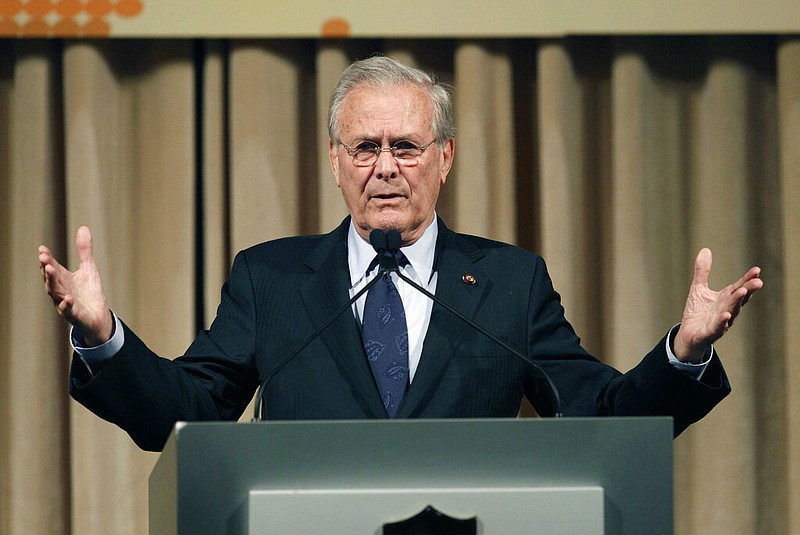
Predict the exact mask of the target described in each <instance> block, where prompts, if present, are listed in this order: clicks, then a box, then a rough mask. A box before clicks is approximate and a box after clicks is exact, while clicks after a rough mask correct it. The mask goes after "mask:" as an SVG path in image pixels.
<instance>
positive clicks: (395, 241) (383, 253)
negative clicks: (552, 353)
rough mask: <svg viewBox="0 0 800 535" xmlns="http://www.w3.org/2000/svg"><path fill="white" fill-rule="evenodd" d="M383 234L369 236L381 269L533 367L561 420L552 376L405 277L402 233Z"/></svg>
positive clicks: (374, 232) (559, 406) (380, 232)
mask: <svg viewBox="0 0 800 535" xmlns="http://www.w3.org/2000/svg"><path fill="white" fill-rule="evenodd" d="M381 234H384V232H383V231H382V230H380V229H375V230H373V231H372V233H370V235H369V241H370V243H371V244H372V246H373V247H374V248H375V250H376V251H377V252H378V258H379V263H380V265H381V269H383V266H384V265H385V266H387V271H394V272H395V273H397V276H398V277H400V278H401V279H403V280H404V281H405V282H407V283H408V284H409V286H411V287H412V288H414V289H415V290H417V291H418V292H421V293H422V294H424V295H425V296H426V297H427V298H428V299H431V300H432V301H433V302H434V303H436V304H438V305H440V306H441V307H442V308H444V309H445V310H447V311H448V312H450V313H451V314H453V315H454V316H456V317H457V318H458V319H460V320H461V321H463V322H465V323H466V324H467V325H469V326H470V327H472V328H473V329H475V330H477V331H478V332H480V333H481V334H483V335H484V336H486V337H487V338H488V339H489V340H491V341H492V342H494V343H496V344H497V345H499V346H500V347H502V348H503V349H505V350H506V351H508V352H509V353H511V354H512V355H514V356H515V357H517V358H518V359H520V360H522V361H523V362H524V363H525V364H528V365H529V366H532V367H533V369H535V370H536V371H537V372H538V373H539V375H540V376H541V377H542V378H543V379H544V380H545V383H546V384H547V387H548V393H549V397H550V403H551V405H552V408H553V416H554V417H556V418H560V417H561V416H562V414H561V397H560V396H559V395H558V388H556V385H555V383H553V380H552V379H550V376H549V375H548V374H547V372H545V371H544V370H543V369H542V367H541V366H539V365H538V364H537V363H536V362H535V361H534V360H533V359H530V358H528V357H527V356H526V355H524V354H522V353H521V352H519V351H518V350H516V349H514V348H513V347H511V346H510V345H508V344H507V343H506V342H504V341H503V340H501V339H500V338H498V337H497V336H495V335H494V334H492V333H491V332H489V331H488V330H487V329H485V328H484V327H482V326H481V325H478V324H477V323H475V322H474V321H472V320H471V319H470V318H468V317H467V316H465V315H464V314H462V313H461V312H459V311H458V310H456V309H455V308H453V307H452V306H450V305H449V304H447V303H445V302H444V301H442V300H441V298H439V297H436V296H435V295H434V294H432V293H431V292H429V291H428V290H426V289H425V288H423V287H422V286H420V285H419V284H417V283H416V282H414V281H413V280H412V279H410V278H409V277H407V276H406V275H403V273H401V272H400V269H399V266H398V262H397V253H398V252H399V250H400V233H399V232H397V231H396V230H390V231H388V232H386V233H385V236H382V235H381ZM376 244H377V245H376ZM379 247H380V249H379ZM389 256H391V257H392V259H391V260H390V259H388V258H387V259H386V260H385V261H384V257H389Z"/></svg>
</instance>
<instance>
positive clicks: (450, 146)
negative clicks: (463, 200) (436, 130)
mask: <svg viewBox="0 0 800 535" xmlns="http://www.w3.org/2000/svg"><path fill="white" fill-rule="evenodd" d="M455 155H456V140H455V139H453V138H450V139H448V140H447V141H446V142H445V143H444V145H443V146H442V166H441V178H440V179H439V180H440V182H441V183H442V184H444V183H445V182H447V174H448V173H449V172H450V169H452V168H453V158H455Z"/></svg>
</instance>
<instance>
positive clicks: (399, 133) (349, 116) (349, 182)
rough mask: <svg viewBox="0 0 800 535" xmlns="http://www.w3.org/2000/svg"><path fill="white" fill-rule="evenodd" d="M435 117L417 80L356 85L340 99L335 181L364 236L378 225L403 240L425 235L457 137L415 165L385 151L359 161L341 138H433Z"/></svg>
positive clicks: (350, 141)
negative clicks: (391, 85)
mask: <svg viewBox="0 0 800 535" xmlns="http://www.w3.org/2000/svg"><path fill="white" fill-rule="evenodd" d="M432 119H433V105H432V103H431V101H430V98H429V97H428V96H427V94H426V93H424V92H423V91H422V90H420V89H418V88H416V87H414V86H399V87H394V88H390V89H384V88H374V87H356V88H355V89H353V90H352V91H351V92H350V93H349V94H348V95H347V96H346V97H345V99H344V101H343V102H342V108H341V113H340V115H339V135H340V136H341V139H340V140H339V141H340V142H341V143H340V144H339V146H338V147H337V146H336V145H335V144H334V143H333V141H331V143H330V150H329V156H330V161H331V167H332V169H333V174H334V176H335V177H336V185H337V186H338V187H339V189H341V190H342V196H343V197H344V202H345V204H347V209H348V211H349V212H350V215H351V216H352V218H353V222H354V223H355V228H356V230H357V231H358V233H359V235H360V236H361V237H362V238H364V239H365V240H369V233H370V232H371V231H372V230H373V229H376V228H379V229H383V230H390V229H394V230H397V231H399V232H400V235H401V236H402V240H403V244H404V245H408V244H411V243H414V242H415V241H417V239H419V237H420V236H422V234H423V232H424V231H425V229H426V228H427V226H428V225H429V224H430V223H431V222H432V221H433V216H434V209H435V207H436V200H437V199H438V198H439V189H440V188H441V187H442V185H443V184H444V183H445V181H446V180H447V173H448V172H449V171H450V168H451V166H452V164H453V153H454V150H455V141H454V140H452V139H450V140H448V141H447V143H445V144H444V146H440V145H439V144H438V143H433V144H431V145H430V146H429V147H428V148H427V149H426V150H425V152H423V153H422V155H420V156H419V158H418V163H417V164H416V165H414V166H405V165H401V164H400V163H398V161H397V160H396V159H395V158H394V157H393V156H392V154H391V152H388V151H386V152H381V153H380V155H379V156H378V159H377V161H376V162H375V163H374V165H372V166H369V167H357V166H356V165H354V163H353V158H352V157H351V156H350V155H349V154H347V150H345V148H344V146H342V144H346V145H349V146H350V147H355V146H357V145H358V144H359V143H361V142H362V141H374V142H375V143H377V144H378V145H380V146H382V147H389V146H391V145H392V144H394V143H396V142H398V141H404V140H405V141H411V142H413V143H415V144H416V145H418V146H422V145H425V144H427V143H428V142H430V141H431V140H432V139H434V138H435V135H434V132H433V124H432Z"/></svg>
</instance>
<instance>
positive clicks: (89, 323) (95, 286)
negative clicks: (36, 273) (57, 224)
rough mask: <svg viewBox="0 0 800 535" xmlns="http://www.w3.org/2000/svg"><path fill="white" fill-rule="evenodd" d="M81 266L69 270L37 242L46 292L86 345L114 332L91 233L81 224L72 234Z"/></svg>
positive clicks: (92, 343)
mask: <svg viewBox="0 0 800 535" xmlns="http://www.w3.org/2000/svg"><path fill="white" fill-rule="evenodd" d="M75 245H76V246H77V249H78V257H79V258H80V266H79V267H78V270H77V271H69V270H68V269H67V268H65V267H64V266H62V265H61V264H59V263H58V261H56V259H55V258H53V255H52V253H51V252H50V249H49V248H48V247H46V246H44V245H40V246H39V267H40V269H41V271H42V276H43V277H44V286H45V290H47V294H48V295H49V296H50V298H51V299H52V300H53V304H55V305H56V308H57V309H58V313H59V314H60V315H61V316H62V317H64V319H66V320H67V321H68V322H70V323H71V324H72V325H73V326H74V327H75V328H76V329H77V331H78V333H77V334H78V335H79V336H82V337H83V338H84V340H85V341H86V343H87V344H89V345H92V346H94V345H100V344H102V343H104V342H106V341H107V340H108V339H109V338H110V337H111V334H112V332H113V319H112V317H111V311H110V310H109V308H108V305H107V304H106V297H105V294H104V293H103V284H102V283H101V281H100V274H99V273H98V271H97V266H96V265H95V262H94V252H93V248H92V233H91V231H90V230H89V228H88V227H81V228H79V229H78V231H77V233H76V234H75Z"/></svg>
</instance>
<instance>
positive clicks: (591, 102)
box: [0, 36, 800, 535]
mask: <svg viewBox="0 0 800 535" xmlns="http://www.w3.org/2000/svg"><path fill="white" fill-rule="evenodd" d="M376 51H383V52H385V53H388V54H391V55H393V56H396V57H398V58H399V59H401V60H404V61H406V62H409V63H413V64H416V65H418V66H420V67H423V68H425V69H428V70H432V71H434V72H436V73H437V74H438V75H439V76H440V77H441V78H442V79H444V80H446V81H448V82H449V83H452V84H453V85H454V86H455V87H456V117H457V127H458V136H457V150H456V167H455V169H454V171H453V173H452V174H451V176H450V178H449V180H448V183H447V185H446V186H445V191H444V192H443V195H442V198H441V200H440V204H439V213H440V215H442V216H443V217H444V218H445V219H446V220H447V221H448V223H449V225H450V226H451V227H453V228H454V229H456V230H460V231H463V232H469V233H476V234H481V235H485V236H489V237H493V238H497V239H501V240H506V241H511V242H516V243H519V244H520V245H523V246H525V247H527V248H530V249H533V250H535V251H537V252H540V253H541V254H543V255H544V257H545V259H546V260H547V262H548V265H549V268H550V271H551V273H552V275H553V278H554V281H555V284H556V286H557V288H558V289H559V290H560V291H561V293H562V296H563V301H564V304H565V307H566V309H567V312H568V315H569V317H570V319H571V320H572V321H573V323H574V324H575V326H576V329H577V330H578V332H579V333H580V334H581V335H582V337H583V339H584V343H585V345H586V347H587V348H588V349H589V350H591V351H592V352H594V353H595V354H597V355H598V356H600V357H601V358H603V359H604V360H606V361H607V362H609V363H611V364H613V365H615V366H617V367H618V368H620V369H623V370H627V369H629V368H630V367H632V366H633V365H635V363H636V362H637V361H638V360H639V358H640V357H641V356H642V355H643V354H644V353H645V352H646V351H647V350H649V348H650V347H651V346H652V344H653V343H655V342H656V341H657V340H658V339H659V338H660V337H661V336H663V334H664V333H665V332H666V331H667V329H668V328H669V327H671V326H672V325H673V324H674V323H676V322H677V321H679V319H680V313H681V310H682V305H683V303H682V301H683V299H684V297H685V294H686V289H687V287H688V283H689V281H690V280H691V275H692V266H693V260H694V255H695V254H696V252H697V251H698V250H699V248H700V247H702V246H709V247H711V249H712V250H713V251H714V270H713V273H712V285H713V286H717V287H719V286H721V285H724V284H727V283H728V282H731V281H732V280H733V279H735V278H736V277H738V276H739V275H740V274H741V273H742V272H744V270H745V269H746V268H747V267H748V266H749V265H751V264H754V263H758V264H759V265H761V266H762V267H763V268H764V279H765V281H766V284H767V286H766V289H765V290H764V291H763V292H762V293H761V294H760V295H758V296H757V298H756V299H754V300H753V302H752V304H751V305H749V306H748V308H747V310H746V312H745V314H744V315H743V317H742V318H741V320H740V321H739V322H737V325H736V326H735V327H734V329H733V330H732V331H731V332H730V333H729V334H728V335H727V336H726V337H725V338H724V339H723V340H722V341H721V342H720V343H719V344H718V347H717V349H718V351H719V353H720V355H721V356H722V359H723V362H724V363H725V366H726V368H727V370H728V373H729V375H730V377H731V382H732V383H733V387H734V391H733V394H732V395H731V396H730V397H729V398H728V399H726V400H725V401H724V402H723V403H722V404H721V405H720V406H719V407H718V408H717V409H715V410H714V411H713V412H712V414H711V415H709V416H708V417H707V418H706V419H704V420H703V421H702V422H701V423H699V424H697V425H695V426H694V427H693V428H691V429H690V430H688V431H687V432H686V433H685V434H684V435H682V436H681V437H680V438H679V439H677V440H676V442H675V459H676V462H675V518H676V533H679V534H706V533H731V534H752V533H758V534H771V533H800V509H798V508H797V507H794V506H793V504H794V505H796V504H797V503H800V393H798V392H800V323H798V321H797V318H798V317H800V252H798V251H800V236H799V235H798V230H800V37H797V36H693V37H679V36H658V37H583V38H577V37H573V38H565V39H548V40H536V39H519V40H445V39H442V40H424V41H421V40H392V41H377V40H346V41H335V40H330V41H313V40H253V41H186V40H147V41H134V40H110V41H108V40H106V41H103V40H100V41H87V42H80V41H63V42H61V41H38V40H0V201H1V202H2V204H0V223H2V224H1V225H0V266H2V269H0V366H1V368H0V369H2V370H3V373H2V374H0V407H1V408H0V477H1V478H2V479H0V534H3V535H5V534H8V535H21V534H25V535H29V534H33V535H38V534H42V535H44V534H47V535H50V534H78V533H80V534H81V535H84V534H89V535H91V534H98V535H99V534H103V535H108V534H145V533H147V477H148V475H149V472H150V470H151V468H152V466H153V463H154V461H155V459H156V458H157V456H156V455H155V454H147V453H143V452H141V451H138V450H137V448H136V447H135V446H134V445H133V444H132V442H131V441H130V440H129V439H128V437H127V435H126V434H125V433H124V432H122V431H120V430H119V429H117V428H116V427H114V426H112V425H110V424H108V423H106V422H103V421H101V420H99V419H98V418H96V417H95V416H93V415H92V414H90V413H88V411H86V410H85V409H83V408H82V407H80V406H78V405H77V404H75V403H74V402H72V401H71V400H69V398H68V395H67V384H66V374H67V366H68V362H69V358H70V350H69V344H68V342H67V329H66V327H65V325H64V324H63V322H61V321H60V320H59V319H58V318H57V317H56V314H55V312H54V310H53V309H52V305H51V304H50V302H49V300H48V299H47V297H46V296H45V294H44V292H43V290H42V283H41V278H40V275H39V273H38V270H37V264H36V247H37V246H38V245H39V244H40V243H46V244H48V245H51V246H52V247H53V249H54V250H55V252H56V254H57V255H58V256H59V257H60V258H63V259H66V260H67V261H68V262H69V263H70V265H72V266H74V265H75V263H76V254H75V251H74V246H73V236H74V231H75V229H76V228H77V227H78V226H79V225H82V224H87V225H89V226H90V227H92V229H93V231H94V236H95V254H96V256H97V258H98V262H99V264H100V267H101V270H102V273H103V275H104V283H105V287H106V291H107V294H108V297H109V300H110V302H111V304H112V307H113V308H114V310H115V311H116V312H117V313H118V314H120V316H122V317H123V318H124V319H125V320H126V321H127V322H128V323H129V324H130V325H132V326H133V327H134V328H135V329H136V330H137V332H138V333H139V334H141V335H142V337H143V338H144V339H145V340H147V341H148V343H149V344H150V346H151V347H152V348H153V349H154V350H156V351H157V352H159V353H161V354H164V355H167V356H175V355H178V354H180V353H181V352H182V351H183V349H184V348H185V347H186V346H187V345H188V344H189V342H190V341H191V339H192V337H193V336H194V334H195V333H196V331H197V329H199V328H202V327H203V326H204V325H207V324H208V323H209V322H210V320H211V319H212V318H213V313H214V309H215V307H216V303H217V300H218V296H219V289H220V287H221V285H222V283H223V282H224V279H225V277H226V274H227V269H228V266H229V263H230V260H231V258H232V255H233V254H234V253H235V252H236V251H237V250H238V249H240V248H242V247H246V246H248V245H251V244H253V243H257V242H259V241H263V240H266V239H270V238H275V237H279V236H285V235H292V234H298V233H310V232H320V231H326V230H328V229H330V228H332V227H333V226H334V225H336V224H337V223H338V222H339V221H340V220H341V218H342V217H343V216H344V214H345V211H344V206H343V203H342V202H341V200H340V197H339V193H338V190H337V189H336V188H335V185H334V183H333V179H332V177H331V175H330V172H329V170H328V163H327V134H326V130H325V123H326V106H327V98H328V94H329V93H330V90H331V88H332V87H333V85H334V84H335V82H336V80H337V78H338V75H339V74H340V72H341V70H342V69H343V68H344V66H346V65H347V63H348V62H349V61H350V60H351V59H354V58H359V57H365V56H367V55H369V54H371V53H374V52H376ZM245 417H249V414H247V415H246V416H245Z"/></svg>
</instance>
